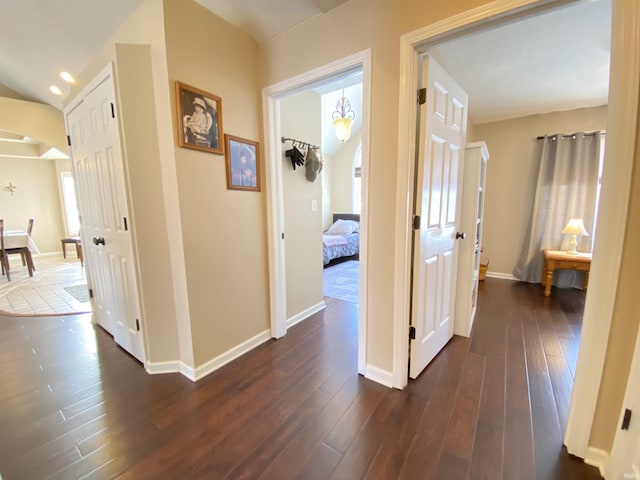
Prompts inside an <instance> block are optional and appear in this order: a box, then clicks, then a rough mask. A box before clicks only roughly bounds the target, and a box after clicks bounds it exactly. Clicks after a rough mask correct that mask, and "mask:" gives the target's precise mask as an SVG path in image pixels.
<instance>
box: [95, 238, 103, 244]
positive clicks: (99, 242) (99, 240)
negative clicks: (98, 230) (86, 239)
mask: <svg viewBox="0 0 640 480" xmlns="http://www.w3.org/2000/svg"><path fill="white" fill-rule="evenodd" d="M93 244H94V245H100V244H102V245H104V237H99V238H96V237H93Z"/></svg>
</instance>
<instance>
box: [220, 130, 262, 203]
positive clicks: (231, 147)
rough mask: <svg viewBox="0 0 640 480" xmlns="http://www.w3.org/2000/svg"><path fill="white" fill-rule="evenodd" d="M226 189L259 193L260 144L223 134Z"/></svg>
mask: <svg viewBox="0 0 640 480" xmlns="http://www.w3.org/2000/svg"><path fill="white" fill-rule="evenodd" d="M224 144H225V159H226V165H227V189H229V190H250V191H254V192H259V191H260V144H259V143H258V142H254V141H252V140H247V139H246V138H241V137H236V136H235V135H229V134H225V136H224Z"/></svg>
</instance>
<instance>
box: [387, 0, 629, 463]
mask: <svg viewBox="0 0 640 480" xmlns="http://www.w3.org/2000/svg"><path fill="white" fill-rule="evenodd" d="M570 3H573V1H572V0H555V1H554V0H551V1H550V0H496V1H494V2H492V3H489V4H487V5H483V6H481V7H478V8H475V9H472V10H469V11H466V12H462V13H460V14H459V15H455V16H453V17H450V18H447V19H444V20H442V21H439V22H436V23H434V24H431V25H428V26H426V27H424V28H421V29H418V30H416V31H414V32H410V33H407V34H405V35H403V36H402V37H401V39H400V97H399V98H400V100H399V102H400V115H399V125H398V168H397V173H398V175H397V186H396V187H397V188H396V191H397V197H396V212H397V216H396V241H395V243H396V251H395V257H394V265H395V267H394V273H395V274H394V304H395V309H394V311H395V315H394V335H393V386H394V387H396V388H403V387H404V386H406V384H407V365H408V358H409V342H408V336H407V332H408V330H409V312H410V292H411V290H410V285H411V283H410V281H411V234H412V230H411V215H412V198H413V194H414V191H413V190H414V188H413V177H414V174H415V172H414V165H413V158H414V151H415V146H416V139H415V132H416V115H417V105H416V102H415V92H416V90H417V79H418V68H417V66H418V55H419V54H420V53H421V52H422V51H424V50H425V49H426V48H427V47H432V46H434V45H437V44H438V43H439V42H442V41H443V40H444V39H447V40H448V39H450V38H453V37H454V36H460V35H464V34H465V33H467V32H469V31H471V30H474V29H477V28H479V27H484V26H490V25H492V24H500V23H503V22H505V21H509V20H515V19H517V18H519V17H522V16H524V15H528V14H532V13H535V12H539V11H541V10H544V9H548V8H552V7H556V6H560V5H564V4H570ZM612 3H613V4H614V5H613V9H614V15H613V19H612V42H611V52H612V55H611V64H610V74H609V75H610V87H609V89H610V90H609V104H608V105H609V108H608V112H609V113H608V122H607V130H608V131H607V139H608V141H607V145H606V152H605V167H604V168H605V171H604V182H603V186H602V195H601V201H600V210H599V218H600V219H601V224H600V225H599V227H600V228H598V231H597V232H596V239H595V249H594V261H593V264H592V269H591V275H590V287H591V288H590V289H589V291H588V292H587V295H586V301H585V310H584V316H583V326H582V341H581V347H580V351H579V356H578V364H577V367H576V376H575V382H574V389H573V396H572V400H571V408H570V412H569V419H568V425H567V431H566V434H565V445H566V446H567V448H568V451H569V453H571V454H574V455H577V456H579V457H581V458H585V459H587V460H588V457H589V453H590V449H589V436H590V433H591V426H592V424H593V418H594V414H595V408H596V403H597V399H598V392H599V390H600V378H601V375H602V370H603V366H604V360H605V354H606V349H607V342H608V338H609V329H610V325H611V315H612V312H613V306H614V303H615V294H616V289H617V282H618V271H619V269H620V262H621V254H622V246H623V241H624V234H625V231H626V216H627V210H628V203H629V194H630V183H631V170H632V166H633V160H634V148H635V141H636V120H637V115H638V85H639V84H640V25H639V23H638V20H637V19H638V15H639V14H640V5H639V4H638V3H637V2H636V0H621V1H620V2H612ZM616 10H617V14H616ZM623 58H624V59H626V61H627V63H626V64H625V65H623V63H622V59H623ZM612 86H613V87H612ZM614 185H616V186H615V187H614ZM599 251H603V252H607V254H606V258H603V257H600V256H599V255H598V252H599ZM594 291H597V292H598V298H596V297H595V296H594V295H592V294H590V293H591V292H594ZM593 379H597V380H593Z"/></svg>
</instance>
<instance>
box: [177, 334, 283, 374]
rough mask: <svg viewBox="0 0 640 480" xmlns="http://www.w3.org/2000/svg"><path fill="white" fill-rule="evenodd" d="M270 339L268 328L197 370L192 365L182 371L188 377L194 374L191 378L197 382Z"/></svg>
mask: <svg viewBox="0 0 640 480" xmlns="http://www.w3.org/2000/svg"><path fill="white" fill-rule="evenodd" d="M270 339H271V330H269V329H267V330H265V331H264V332H261V333H259V334H257V335H255V336H253V337H251V338H250V339H248V340H246V341H244V342H242V343H241V344H240V345H236V346H235V347H233V348H232V349H230V350H227V351H226V352H224V353H222V354H220V355H218V356H217V357H216V358H213V359H211V360H209V361H208V362H207V363H205V364H204V365H200V366H199V367H197V368H196V369H195V372H194V371H193V370H192V369H191V368H190V367H187V369H186V371H184V370H183V371H181V373H182V374H183V375H185V376H186V377H187V378H190V377H189V376H188V375H187V374H192V375H193V378H191V379H192V380H193V381H194V382H197V381H198V380H200V379H201V378H203V377H206V376H207V375H209V374H210V373H212V372H215V371H216V370H218V369H219V368H221V367H223V366H225V365H226V364H227V363H229V362H231V361H232V360H235V359H236V358H238V357H239V356H241V355H244V354H245V353H247V352H249V351H250V350H253V349H254V348H256V347H257V346H258V345H262V344H263V343H264V342H266V341H268V340H270ZM185 367H186V365H185Z"/></svg>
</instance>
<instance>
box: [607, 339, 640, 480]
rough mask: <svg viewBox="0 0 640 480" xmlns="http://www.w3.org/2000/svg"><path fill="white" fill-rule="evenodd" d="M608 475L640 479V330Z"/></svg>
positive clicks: (610, 476) (608, 466)
mask: <svg viewBox="0 0 640 480" xmlns="http://www.w3.org/2000/svg"><path fill="white" fill-rule="evenodd" d="M634 352H635V353H634V354H633V361H632V362H631V371H630V372H629V379H628V380H627V390H626V393H625V395H624V402H623V404H622V412H621V413H620V423H618V431H617V432H616V436H615V439H614V441H613V448H612V450H611V457H610V460H609V464H608V465H607V475H606V478H616V479H617V478H640V331H638V336H637V338H636V348H635V350H634Z"/></svg>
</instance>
